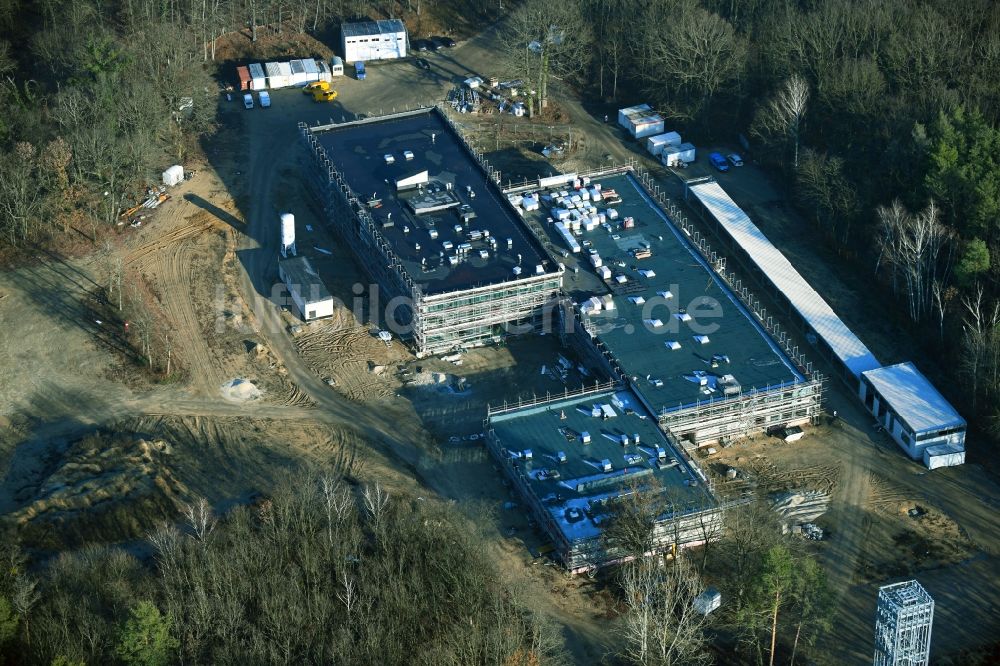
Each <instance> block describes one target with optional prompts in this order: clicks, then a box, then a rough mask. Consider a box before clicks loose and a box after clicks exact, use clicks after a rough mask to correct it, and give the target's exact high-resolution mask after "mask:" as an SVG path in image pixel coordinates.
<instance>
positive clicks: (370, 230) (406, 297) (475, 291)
mask: <svg viewBox="0 0 1000 666" xmlns="http://www.w3.org/2000/svg"><path fill="white" fill-rule="evenodd" d="M428 112H432V111H430V110H429V109H428V108H427V107H422V108H418V109H415V110H412V111H404V112H400V113H395V114H393V115H391V116H385V117H373V118H366V119H363V120H360V121H354V122H355V123H359V124H364V123H372V122H379V121H383V120H387V119H391V118H397V117H405V116H410V115H415V114H420V113H428ZM441 117H443V118H444V120H445V121H446V122H447V124H448V126H449V127H450V128H451V129H452V130H453V132H454V133H455V135H456V137H457V139H458V142H459V143H460V145H461V146H462V147H463V148H464V149H465V150H466V151H467V152H468V154H469V155H470V156H471V157H472V159H474V160H475V161H476V163H477V164H478V165H479V166H480V167H481V168H482V169H483V170H484V171H485V172H486V174H487V175H488V176H489V177H490V179H491V180H493V181H494V182H499V178H500V174H499V172H497V171H496V170H495V169H493V167H491V166H490V165H489V163H488V162H487V161H486V160H485V159H484V158H483V156H482V154H481V153H479V152H478V151H477V150H475V148H473V147H472V146H470V145H469V144H468V143H467V142H466V140H465V138H464V137H463V136H462V134H461V132H460V131H459V130H458V128H456V127H455V125H454V123H453V122H452V121H451V119H450V118H448V117H447V115H446V114H444V113H443V112H441ZM334 127H337V125H334V124H331V125H317V126H316V127H309V126H308V125H306V124H304V123H300V124H299V132H300V134H301V135H302V138H303V141H304V142H305V144H306V146H307V147H308V148H309V150H310V152H311V153H312V155H313V158H314V160H315V162H316V165H317V167H318V169H317V171H316V178H314V183H313V184H314V186H315V189H316V191H317V194H318V195H319V198H320V200H321V201H322V203H323V208H324V212H325V213H326V217H327V220H328V221H329V223H330V224H331V226H332V227H333V228H334V230H335V231H337V232H338V234H339V235H340V236H341V237H342V238H343V239H344V240H345V241H346V242H347V243H348V245H350V247H351V249H352V250H353V251H354V254H355V256H356V257H357V259H358V261H359V262H360V264H361V266H362V268H363V270H364V271H365V273H366V274H367V276H368V277H369V278H370V279H371V280H373V281H374V282H376V283H377V284H378V285H379V287H380V288H381V290H382V291H383V292H384V296H385V297H386V300H387V302H388V301H389V300H390V299H393V298H397V297H398V298H399V299H400V303H399V306H398V307H396V308H395V310H394V313H393V314H394V317H395V319H396V321H395V322H393V323H394V324H395V326H394V328H395V329H396V330H397V332H398V333H400V335H401V336H402V337H410V338H411V339H412V342H413V346H414V348H415V350H416V352H417V354H418V355H420V356H426V355H429V354H437V353H444V352H449V351H453V350H455V349H461V348H466V347H474V346H477V345H483V344H490V343H494V342H496V341H497V340H499V339H500V338H502V337H503V336H504V335H506V334H507V332H508V329H509V327H510V326H511V325H515V326H517V327H518V331H519V332H529V331H535V330H537V329H538V328H539V327H540V326H541V325H542V324H543V323H544V321H545V317H546V306H549V305H551V304H554V303H557V301H558V295H559V293H560V290H561V288H562V270H561V269H560V270H558V271H556V272H551V271H545V272H543V273H541V274H533V275H525V276H524V277H521V278H515V279H508V280H504V281H502V282H498V283H496V284H490V285H484V286H475V287H471V288H466V289H457V290H454V291H449V292H445V293H439V294H427V293H425V292H424V290H423V289H421V287H420V285H419V284H418V283H417V281H416V280H414V279H413V278H412V277H411V276H410V274H409V273H408V272H407V270H406V268H405V266H404V265H403V263H402V261H401V260H400V259H399V257H398V256H397V255H396V253H395V252H394V251H393V249H392V247H391V244H390V243H389V242H388V241H387V240H386V239H385V238H384V237H383V236H382V234H381V233H380V232H379V230H378V225H377V224H376V223H375V221H374V220H373V219H372V216H371V214H370V213H369V211H368V207H367V205H366V204H365V203H364V202H363V201H362V200H361V199H360V198H359V197H358V195H357V194H356V193H355V192H354V191H353V190H352V188H351V187H350V185H348V182H347V180H346V179H345V178H344V176H343V174H341V173H340V172H339V171H338V170H337V168H336V167H335V166H334V164H333V162H332V161H331V160H330V158H329V156H328V155H327V153H326V149H325V148H324V147H323V146H322V145H321V143H320V141H319V140H318V139H317V137H316V135H315V133H316V132H318V131H319V132H321V131H324V130H329V129H332V128H334ZM387 324H388V322H387Z"/></svg>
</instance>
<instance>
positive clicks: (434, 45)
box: [425, 37, 444, 51]
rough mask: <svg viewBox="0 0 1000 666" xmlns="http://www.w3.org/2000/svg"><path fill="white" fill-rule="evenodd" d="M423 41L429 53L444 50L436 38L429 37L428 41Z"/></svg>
mask: <svg viewBox="0 0 1000 666" xmlns="http://www.w3.org/2000/svg"><path fill="white" fill-rule="evenodd" d="M425 41H426V42H427V48H428V49H430V50H431V51H440V50H441V49H442V48H444V44H443V43H441V42H440V41H438V38H437V37H431V38H430V39H427V40H425Z"/></svg>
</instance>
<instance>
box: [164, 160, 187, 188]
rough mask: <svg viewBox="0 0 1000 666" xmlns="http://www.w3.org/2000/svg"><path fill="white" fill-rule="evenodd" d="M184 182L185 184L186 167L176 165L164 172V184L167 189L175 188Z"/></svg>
mask: <svg viewBox="0 0 1000 666" xmlns="http://www.w3.org/2000/svg"><path fill="white" fill-rule="evenodd" d="M182 182H184V167H182V166H181V165H180V164H175V165H174V166H172V167H170V168H169V169H167V170H166V171H164V172H163V184H164V185H166V186H167V187H173V186H174V185H177V184H178V183H182Z"/></svg>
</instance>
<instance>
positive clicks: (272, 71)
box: [264, 62, 291, 89]
mask: <svg viewBox="0 0 1000 666" xmlns="http://www.w3.org/2000/svg"><path fill="white" fill-rule="evenodd" d="M264 71H266V72H267V87H268V88H272V89H273V88H287V87H288V86H290V85H291V81H290V80H289V78H290V77H289V76H286V75H285V74H284V73H283V72H282V71H281V63H279V62H268V63H264ZM290 72H291V70H289V73H290Z"/></svg>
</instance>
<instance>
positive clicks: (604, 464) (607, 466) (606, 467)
mask: <svg viewBox="0 0 1000 666" xmlns="http://www.w3.org/2000/svg"><path fill="white" fill-rule="evenodd" d="M613 469H614V467H612V465H611V461H610V460H608V459H607V458H605V459H604V460H602V461H601V471H603V472H610V471H611V470H613Z"/></svg>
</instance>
